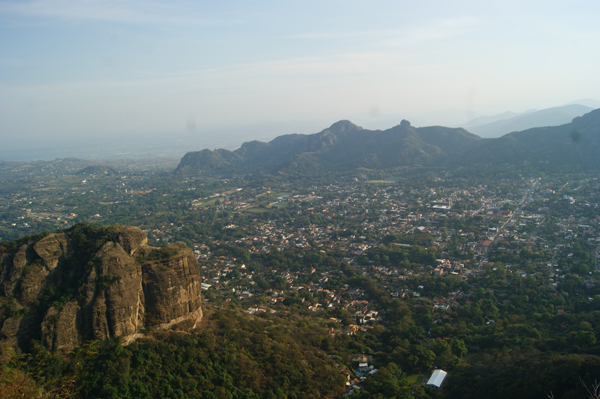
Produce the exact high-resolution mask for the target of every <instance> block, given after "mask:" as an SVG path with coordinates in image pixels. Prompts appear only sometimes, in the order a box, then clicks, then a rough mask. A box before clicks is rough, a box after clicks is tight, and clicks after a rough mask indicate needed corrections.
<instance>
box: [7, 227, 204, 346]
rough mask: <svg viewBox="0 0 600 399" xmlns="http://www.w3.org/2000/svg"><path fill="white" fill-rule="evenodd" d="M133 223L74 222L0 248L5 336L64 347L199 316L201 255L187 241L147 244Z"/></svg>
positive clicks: (15, 340) (22, 342)
mask: <svg viewBox="0 0 600 399" xmlns="http://www.w3.org/2000/svg"><path fill="white" fill-rule="evenodd" d="M147 242H148V240H147V238H146V235H145V234H144V232H143V231H142V230H140V229H138V228H135V227H115V226H112V227H106V228H100V227H94V226H87V225H76V226H74V227H73V228H71V229H69V230H68V231H67V232H65V233H58V234H50V235H46V236H45V237H42V238H40V237H37V238H36V237H30V238H24V239H21V240H19V241H18V242H14V243H12V244H11V245H9V246H8V247H7V246H6V245H5V246H4V247H0V339H1V340H5V341H7V342H9V343H11V344H13V345H19V346H21V347H24V348H26V347H27V346H28V345H29V343H30V342H31V340H32V339H35V340H37V341H39V342H41V343H42V345H44V346H46V347H48V348H51V349H52V350H55V351H59V352H62V353H66V352H69V351H71V350H73V349H74V348H76V347H77V346H78V345H79V344H81V342H82V341H85V340H89V339H97V340H105V339H109V338H112V337H123V338H124V341H125V342H131V340H133V339H135V338H136V337H139V336H141V335H142V334H143V331H144V329H146V328H147V327H152V328H153V329H155V330H156V329H163V328H167V327H169V326H171V325H173V324H175V323H179V322H181V321H185V320H192V321H193V322H194V324H193V325H195V323H197V322H198V321H199V320H201V318H202V308H201V297H200V292H201V285H200V282H201V278H200V272H199V267H198V261H197V260H196V258H195V257H194V254H193V252H192V251H191V250H190V249H189V248H187V247H186V245H185V244H183V243H175V244H170V245H168V246H165V247H161V248H153V247H149V246H148V245H147Z"/></svg>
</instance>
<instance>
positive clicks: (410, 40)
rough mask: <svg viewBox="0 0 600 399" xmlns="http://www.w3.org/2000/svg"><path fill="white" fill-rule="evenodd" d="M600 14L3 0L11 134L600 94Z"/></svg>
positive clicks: (520, 4) (385, 117)
mask: <svg viewBox="0 0 600 399" xmlns="http://www.w3.org/2000/svg"><path fill="white" fill-rule="evenodd" d="M598 15H600V2H598V1H570V2H566V1H548V0H545V1H509V0H502V1H497V2H494V1H483V2H482V1H447V0H444V1H423V2H409V1H402V2H401V1H397V0H396V1H373V2H368V3H367V2H365V1H360V2H359V1H348V0H344V1H327V0H320V1H307V0H303V1H298V2H292V1H223V2H216V1H210V2H208V1H180V0H171V1H145V0H144V1H142V0H132V1H116V0H33V1H27V0H25V1H22V0H19V1H7V0H0V146H2V142H5V143H9V142H10V143H17V142H23V140H30V142H31V143H35V142H38V141H39V142H43V141H44V140H47V139H49V138H52V140H60V139H61V138H63V137H79V138H81V137H96V138H98V137H105V136H111V137H113V136H121V137H125V136H127V135H131V134H141V133H144V134H157V133H165V134H172V135H175V136H176V135H178V134H183V133H188V134H189V133H195V132H198V134H201V133H202V132H211V131H215V130H219V129H231V128H235V127H236V126H243V125H250V124H258V123H264V122H287V123H288V126H293V123H295V122H298V126H299V127H302V128H299V129H297V131H299V132H305V133H309V132H310V133H312V132H315V131H317V130H320V129H321V128H324V127H326V126H327V125H328V124H331V123H333V122H335V121H337V120H340V119H351V120H353V121H356V122H357V123H359V124H361V125H362V126H364V127H366V128H381V127H386V126H387V127H390V126H391V124H390V123H389V121H391V120H395V121H396V122H395V123H394V124H396V123H399V122H400V120H401V119H402V118H405V119H408V120H410V121H412V122H413V124H417V125H424V124H434V123H446V124H452V123H455V124H457V123H460V122H462V121H466V120H467V119H470V118H473V117H476V116H480V115H482V114H492V113H499V112H504V111H509V110H511V111H515V112H519V111H525V110H527V109H530V108H538V109H540V108H546V107H551V106H557V105H562V104H565V103H568V102H571V101H574V100H578V99H581V98H595V99H600V79H598V69H599V67H600V51H599V50H598V49H600V24H599V23H598ZM311 121H313V122H311ZM323 121H327V124H326V125H325V126H323V125H322V123H323ZM302 122H303V123H302ZM311 123H313V124H314V127H315V128H314V129H313V130H309V131H303V130H304V129H311V128H312V125H311ZM317 125H318V129H317ZM381 125H386V126H381ZM282 133H287V132H282Z"/></svg>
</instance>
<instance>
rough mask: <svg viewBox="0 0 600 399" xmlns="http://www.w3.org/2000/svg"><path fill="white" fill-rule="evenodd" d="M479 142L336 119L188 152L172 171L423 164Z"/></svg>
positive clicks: (461, 133) (459, 133)
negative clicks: (316, 127)
mask: <svg viewBox="0 0 600 399" xmlns="http://www.w3.org/2000/svg"><path fill="white" fill-rule="evenodd" d="M478 141H479V137H477V136H475V135H473V134H470V133H468V132H467V131H466V130H464V129H461V128H458V129H454V128H446V127H441V126H432V127H422V128H415V127H413V126H411V124H410V123H409V122H408V121H402V123H401V124H400V125H397V126H395V127H393V128H391V129H387V130H383V131H382V130H367V129H363V128H361V127H359V126H356V125H354V124H353V123H351V122H349V121H339V122H336V123H334V124H333V125H331V126H330V127H329V128H327V129H324V130H323V131H321V132H319V133H315V134H309V135H304V134H290V135H284V136H279V137H277V138H275V139H273V140H271V141H270V142H268V143H264V142H259V141H251V142H247V143H244V144H243V145H242V146H241V147H240V148H239V149H237V150H236V151H233V152H232V151H228V150H224V149H219V150H215V151H210V150H203V151H198V152H190V153H187V154H186V155H185V156H184V157H183V158H182V160H181V162H180V164H179V166H178V167H177V169H176V172H178V173H197V172H233V171H235V170H238V171H241V170H243V171H246V172H247V171H255V172H256V171H260V172H265V173H304V172H311V171H344V170H352V169H356V168H368V169H389V168H397V167H404V166H424V165H431V164H433V163H435V162H438V161H439V160H441V159H445V158H448V157H452V156H454V155H457V154H458V153H460V152H461V151H463V150H464V149H466V148H471V147H473V146H474V145H475V144H476V143H477V142H478Z"/></svg>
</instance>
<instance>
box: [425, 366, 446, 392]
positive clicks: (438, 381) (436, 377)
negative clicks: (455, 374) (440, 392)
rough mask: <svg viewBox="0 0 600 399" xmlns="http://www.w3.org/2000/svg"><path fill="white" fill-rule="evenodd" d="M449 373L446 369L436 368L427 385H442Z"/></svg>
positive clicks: (437, 386)
mask: <svg viewBox="0 0 600 399" xmlns="http://www.w3.org/2000/svg"><path fill="white" fill-rule="evenodd" d="M447 374H448V373H446V372H445V371H444V370H435V371H434V372H433V374H431V377H430V378H429V381H427V385H430V386H434V387H436V388H439V387H441V386H442V382H444V379H445V378H446V375H447Z"/></svg>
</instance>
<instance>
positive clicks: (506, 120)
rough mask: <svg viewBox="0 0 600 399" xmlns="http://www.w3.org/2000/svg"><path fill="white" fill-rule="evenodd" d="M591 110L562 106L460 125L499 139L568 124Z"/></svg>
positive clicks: (485, 118)
mask: <svg viewBox="0 0 600 399" xmlns="http://www.w3.org/2000/svg"><path fill="white" fill-rule="evenodd" d="M592 109H593V108H590V107H588V106H585V105H580V104H570V105H564V106H562V107H553V108H547V109H542V110H532V111H526V112H524V113H520V114H514V113H512V112H505V113H504V114H500V115H495V116H489V117H481V118H477V119H475V120H472V121H469V122H467V123H465V124H464V125H462V127H463V128H465V129H467V130H468V131H469V132H471V133H474V134H476V135H478V136H481V137H484V138H495V137H501V136H503V135H505V134H507V133H512V132H518V131H521V130H526V129H531V128H534V127H544V126H557V125H562V124H565V123H569V122H570V121H571V120H573V118H576V117H578V116H581V115H584V114H586V113H588V112H590V111H592Z"/></svg>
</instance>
